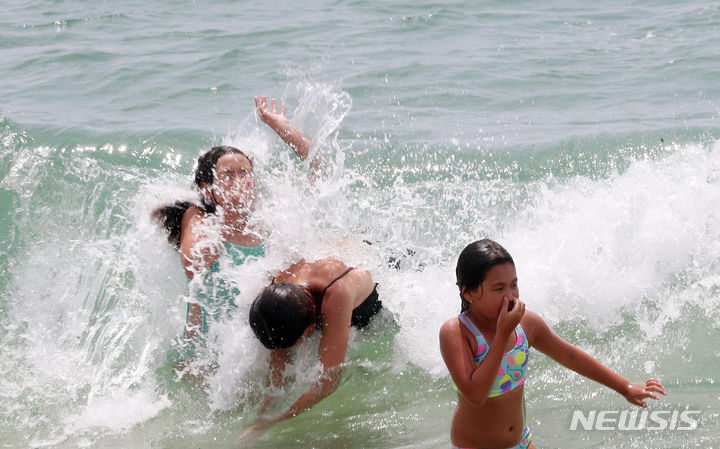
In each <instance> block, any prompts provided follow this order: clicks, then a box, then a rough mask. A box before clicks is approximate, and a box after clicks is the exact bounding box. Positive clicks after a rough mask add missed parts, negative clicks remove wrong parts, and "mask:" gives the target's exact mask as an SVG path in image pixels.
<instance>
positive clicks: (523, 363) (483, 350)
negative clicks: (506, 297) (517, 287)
mask: <svg viewBox="0 0 720 449" xmlns="http://www.w3.org/2000/svg"><path fill="white" fill-rule="evenodd" d="M458 319H459V320H460V322H461V323H463V324H464V325H465V327H467V328H468V329H469V330H470V332H472V333H473V335H474V336H475V338H476V339H477V344H478V347H477V353H476V354H475V357H473V360H474V361H475V366H476V367H477V366H479V365H480V364H481V363H482V361H483V360H485V356H487V354H488V352H489V351H490V345H488V344H487V342H486V341H485V337H483V334H482V332H480V330H479V329H478V328H477V326H475V324H474V323H473V322H472V321H471V320H470V318H469V317H468V316H467V315H466V314H465V313H461V314H460V315H458ZM515 335H517V337H516V339H515V346H513V348H512V349H511V350H509V351H508V352H506V353H505V355H504V356H503V358H502V360H501V361H500V367H499V368H498V372H497V376H496V377H495V382H493V386H492V388H491V389H490V394H489V395H488V397H490V398H494V397H497V396H500V395H503V394H505V393H507V392H509V391H512V390H514V389H516V388H518V387H519V386H520V385H523V384H524V383H525V368H526V367H527V363H528V359H529V356H530V347H529V346H528V342H527V337H526V336H525V331H523V328H522V326H521V325H520V324H518V325H517V327H516V328H515ZM531 441H532V433H530V429H529V428H528V427H525V429H523V434H522V437H521V439H520V441H519V442H518V444H517V445H515V446H513V447H512V448H508V449H527V448H528V447H529V446H530V442H531ZM457 449H461V448H457Z"/></svg>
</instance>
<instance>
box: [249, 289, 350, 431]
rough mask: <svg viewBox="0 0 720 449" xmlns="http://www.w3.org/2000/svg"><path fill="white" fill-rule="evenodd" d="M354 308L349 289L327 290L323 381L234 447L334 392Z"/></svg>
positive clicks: (257, 424)
mask: <svg viewBox="0 0 720 449" xmlns="http://www.w3.org/2000/svg"><path fill="white" fill-rule="evenodd" d="M352 309H353V302H352V298H351V292H350V291H349V290H348V289H347V288H345V287H343V286H342V285H341V284H339V283H338V284H336V285H333V287H332V288H331V289H328V292H327V294H326V295H325V296H324V297H323V306H322V312H323V323H322V337H321V338H320V347H319V349H318V358H319V361H320V363H321V364H322V370H323V372H322V374H321V375H320V378H319V379H317V380H316V381H315V382H314V383H313V385H312V386H311V387H310V389H309V390H308V391H306V392H305V393H303V394H302V396H300V398H298V400H297V401H295V403H294V404H292V405H291V406H290V408H288V409H287V410H286V411H285V412H283V413H282V414H280V415H278V416H276V417H273V418H269V417H263V416H260V417H259V418H258V419H257V420H256V421H255V422H254V423H253V424H252V425H251V426H250V428H249V429H247V430H246V431H245V433H243V434H242V435H241V436H240V437H239V438H238V439H237V440H236V441H235V444H241V443H245V442H248V441H251V440H254V439H256V438H259V437H260V436H262V434H263V433H265V431H266V430H267V428H268V427H270V426H271V425H273V424H275V423H277V422H280V421H283V420H286V419H288V418H292V417H293V416H297V415H298V414H300V413H302V412H304V411H306V410H309V409H310V408H311V407H312V406H313V405H315V404H317V403H318V402H320V401H321V400H322V399H324V398H325V397H327V396H328V395H329V394H330V393H332V392H333V391H335V389H336V388H337V386H338V385H339V383H340V378H341V376H342V363H343V362H344V361H345V354H346V352H347V347H348V339H349V338H350V321H351V317H352Z"/></svg>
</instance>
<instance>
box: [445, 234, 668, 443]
mask: <svg viewBox="0 0 720 449" xmlns="http://www.w3.org/2000/svg"><path fill="white" fill-rule="evenodd" d="M456 274H457V285H458V287H459V288H460V298H461V304H462V305H461V310H462V313H461V314H460V315H459V316H458V317H457V318H451V319H449V320H448V321H446V322H445V323H444V324H443V325H442V328H441V329H440V351H441V353H442V356H443V360H444V361H445V364H446V365H447V368H448V370H449V371H450V376H451V377H452V379H453V381H454V382H455V385H456V389H457V391H458V403H457V407H456V408H455V415H454V416H453V420H452V427H451V430H450V439H451V441H452V444H453V445H454V446H456V447H464V448H483V449H504V448H511V449H534V448H535V447H536V446H535V443H533V442H532V435H531V433H530V429H528V427H527V426H526V424H525V419H524V413H523V412H524V408H523V393H524V385H525V368H526V366H527V363H528V360H529V359H530V348H531V347H534V348H536V349H538V350H540V351H542V352H543V353H545V354H547V355H548V356H550V357H551V358H552V359H554V360H555V361H557V362H558V363H560V364H562V365H564V366H566V367H567V368H570V369H571V370H573V371H575V372H577V373H578V374H581V375H583V376H585V377H588V378H590V379H592V380H594V381H596V382H599V383H601V384H603V385H605V386H606V387H608V388H612V389H613V390H615V391H617V392H618V393H620V394H621V395H623V396H624V397H625V398H626V399H627V400H628V401H629V402H630V403H631V404H635V405H639V406H643V407H644V406H645V405H646V404H645V402H644V401H643V399H646V398H653V399H658V396H657V395H656V394H654V393H660V394H665V390H664V388H663V386H662V385H661V384H660V382H658V381H657V380H655V379H650V380H648V381H647V382H645V383H630V382H629V381H628V380H626V379H624V378H623V377H621V376H620V375H619V374H616V373H614V372H613V371H611V370H610V369H608V368H606V367H605V366H603V365H602V364H601V363H600V362H598V361H597V360H595V359H594V358H592V357H591V356H589V355H588V354H586V353H585V352H583V351H582V350H580V349H578V348H576V347H575V346H573V345H571V344H570V343H568V342H566V341H565V340H563V339H562V338H560V337H558V336H557V335H555V333H553V331H552V330H550V328H549V327H548V325H547V324H545V321H543V319H542V318H540V317H539V316H538V315H537V314H535V313H533V312H530V311H529V310H527V311H526V310H525V304H524V303H523V302H522V301H520V295H519V290H518V282H517V275H516V273H515V262H514V261H513V259H512V257H511V256H510V254H509V253H508V252H507V251H506V250H505V248H503V247H502V246H500V245H499V244H497V243H495V242H493V241H492V240H480V241H478V242H475V243H471V244H470V245H468V246H467V247H466V248H465V249H464V250H463V252H462V253H461V254H460V257H459V258H458V263H457V268H456Z"/></svg>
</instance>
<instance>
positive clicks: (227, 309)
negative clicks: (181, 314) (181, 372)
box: [185, 241, 265, 334]
mask: <svg viewBox="0 0 720 449" xmlns="http://www.w3.org/2000/svg"><path fill="white" fill-rule="evenodd" d="M264 255H265V249H264V246H263V244H262V243H261V244H259V245H258V246H241V245H236V244H234V243H230V242H227V241H226V242H225V253H224V254H220V255H219V256H218V258H217V259H215V262H213V264H212V266H211V267H210V270H208V272H207V273H205V275H204V276H203V278H202V281H201V282H199V283H197V284H195V283H191V282H190V281H189V280H188V283H189V284H190V290H191V291H190V296H191V297H192V298H193V299H195V301H197V303H198V304H199V305H200V309H201V311H202V325H201V327H200V331H201V332H202V333H203V334H207V332H208V321H215V322H217V321H218V320H219V319H220V318H222V317H227V316H229V315H230V314H231V313H232V312H233V311H234V310H235V309H236V308H237V305H236V304H235V300H234V298H235V297H236V296H238V295H239V294H240V290H239V289H238V288H237V286H235V285H233V283H232V282H230V281H229V280H228V279H227V278H226V277H225V276H223V273H221V272H220V271H221V265H224V264H226V263H230V264H231V265H232V266H240V265H242V264H244V263H247V262H248V261H249V260H252V259H253V258H255V259H257V258H259V257H262V256H264ZM225 258H229V261H226V260H223V259H225ZM189 314H190V303H188V306H187V312H186V316H185V319H186V320H187V316H188V315H189Z"/></svg>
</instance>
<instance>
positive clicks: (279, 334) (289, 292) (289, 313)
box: [248, 282, 318, 349]
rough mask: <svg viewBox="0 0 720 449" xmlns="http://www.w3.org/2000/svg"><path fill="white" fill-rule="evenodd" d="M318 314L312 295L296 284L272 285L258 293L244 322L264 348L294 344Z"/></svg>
mask: <svg viewBox="0 0 720 449" xmlns="http://www.w3.org/2000/svg"><path fill="white" fill-rule="evenodd" d="M317 319H318V316H317V311H316V307H315V303H314V302H313V300H312V298H311V297H310V296H309V295H308V294H307V293H306V292H305V290H303V288H302V287H301V286H299V285H296V284H290V283H287V282H281V283H279V284H272V285H270V286H268V287H267V288H266V289H265V290H263V291H262V293H260V294H259V295H258V296H257V298H255V301H253V303H252V306H250V314H249V316H248V321H249V323H250V327H251V328H252V330H253V332H254V333H255V336H256V337H257V338H258V340H260V342H261V343H262V344H263V346H265V347H266V348H268V349H281V348H289V347H290V346H292V345H294V344H295V343H297V341H298V339H299V338H300V337H301V336H302V334H303V333H304V332H305V330H306V329H307V328H308V326H310V325H312V324H313V323H315V322H317Z"/></svg>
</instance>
